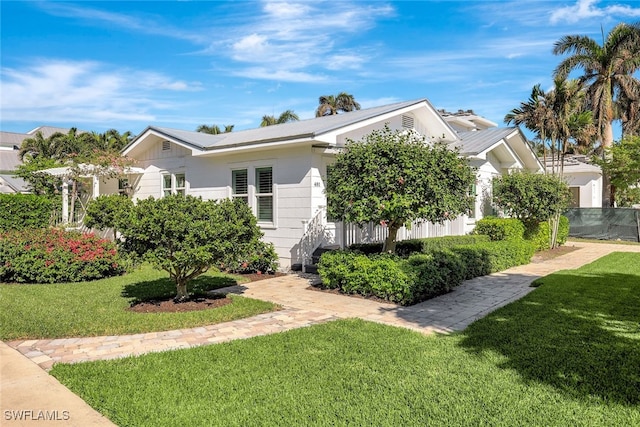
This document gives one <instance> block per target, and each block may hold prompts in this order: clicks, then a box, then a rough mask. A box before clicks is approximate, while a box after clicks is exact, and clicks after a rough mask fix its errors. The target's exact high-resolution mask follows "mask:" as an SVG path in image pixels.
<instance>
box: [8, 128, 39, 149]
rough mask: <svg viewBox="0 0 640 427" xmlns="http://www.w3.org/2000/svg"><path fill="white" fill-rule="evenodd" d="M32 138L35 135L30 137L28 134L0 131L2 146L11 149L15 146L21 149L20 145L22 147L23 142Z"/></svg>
mask: <svg viewBox="0 0 640 427" xmlns="http://www.w3.org/2000/svg"><path fill="white" fill-rule="evenodd" d="M32 137H33V135H29V134H28V133H16V132H5V131H0V145H2V146H3V147H11V148H12V147H15V146H17V147H20V145H22V141H24V140H25V139H27V138H32Z"/></svg>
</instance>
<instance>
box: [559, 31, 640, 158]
mask: <svg viewBox="0 0 640 427" xmlns="http://www.w3.org/2000/svg"><path fill="white" fill-rule="evenodd" d="M603 39H604V40H603V43H602V45H600V44H599V43H598V42H597V41H595V40H593V39H592V38H590V37H587V36H581V35H570V36H564V37H562V38H561V39H560V40H558V41H557V42H556V43H555V47H554V49H553V53H554V54H556V55H563V54H569V56H568V57H566V58H565V59H563V60H562V62H560V64H559V65H558V66H557V67H556V70H555V75H556V76H560V77H562V78H566V77H567V76H568V75H569V73H571V72H572V71H574V70H578V69H582V71H583V73H584V74H582V75H581V76H580V77H579V78H578V79H579V81H580V82H581V83H583V84H585V85H586V87H587V96H588V98H589V104H590V107H591V110H592V111H593V116H594V119H595V121H596V123H597V125H598V135H599V136H600V137H601V139H602V145H603V147H604V148H607V147H610V146H611V145H612V144H613V126H612V124H613V121H614V120H615V119H616V118H618V117H616V115H615V102H616V99H617V96H620V95H622V96H623V97H626V98H629V99H637V98H638V96H640V80H638V79H637V78H636V77H635V76H634V73H635V72H636V71H638V70H640V23H635V24H631V25H630V24H626V23H621V24H618V25H616V26H615V27H614V28H613V29H612V30H611V31H610V32H609V34H607V36H606V38H605V37H604V34H603Z"/></svg>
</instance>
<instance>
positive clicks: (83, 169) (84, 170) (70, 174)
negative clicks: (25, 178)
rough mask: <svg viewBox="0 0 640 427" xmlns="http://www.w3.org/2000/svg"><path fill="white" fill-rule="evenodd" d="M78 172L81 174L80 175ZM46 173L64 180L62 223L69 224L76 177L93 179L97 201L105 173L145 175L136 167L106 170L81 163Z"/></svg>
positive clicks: (53, 169) (93, 192)
mask: <svg viewBox="0 0 640 427" xmlns="http://www.w3.org/2000/svg"><path fill="white" fill-rule="evenodd" d="M78 171H80V173H79V174H78ZM41 172H44V173H46V174H48V175H51V176H55V177H59V178H62V223H63V224H68V223H69V182H71V181H72V178H74V177H80V178H91V179H92V192H91V199H95V198H96V197H98V196H99V195H100V175H101V174H104V173H105V172H113V173H118V174H122V175H140V174H142V173H144V169H142V168H136V167H132V166H129V167H126V168H124V170H116V169H115V168H106V169H105V168H104V167H100V166H95V165H90V164H84V163H81V164H79V165H77V166H76V167H71V166H62V167H57V168H51V169H44V170H42V171H41Z"/></svg>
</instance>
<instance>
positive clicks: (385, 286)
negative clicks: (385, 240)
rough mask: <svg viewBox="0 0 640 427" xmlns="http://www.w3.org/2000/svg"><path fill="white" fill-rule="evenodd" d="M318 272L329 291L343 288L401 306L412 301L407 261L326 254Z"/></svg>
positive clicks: (384, 256)
mask: <svg viewBox="0 0 640 427" xmlns="http://www.w3.org/2000/svg"><path fill="white" fill-rule="evenodd" d="M318 273H319V274H320V277H321V278H322V284H323V286H325V287H326V288H330V289H340V290H341V291H342V292H345V293H348V294H361V295H365V296H371V295H373V296H376V297H379V298H383V299H386V300H388V301H392V302H397V303H401V304H402V303H404V302H406V301H408V300H409V288H410V285H411V283H412V278H411V276H410V274H409V273H408V272H407V271H406V269H405V268H404V263H403V261H402V260H400V259H399V258H397V257H394V256H391V255H372V256H367V255H364V254H359V253H356V252H347V251H331V252H325V253H323V254H322V256H321V257H320V263H319V264H318Z"/></svg>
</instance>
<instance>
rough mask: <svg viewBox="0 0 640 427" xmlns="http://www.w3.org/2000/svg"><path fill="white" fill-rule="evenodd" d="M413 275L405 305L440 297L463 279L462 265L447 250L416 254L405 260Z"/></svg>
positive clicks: (453, 254)
mask: <svg viewBox="0 0 640 427" xmlns="http://www.w3.org/2000/svg"><path fill="white" fill-rule="evenodd" d="M407 264H408V265H409V267H410V269H411V272H412V273H413V279H414V280H413V283H412V285H411V288H410V297H409V299H408V300H406V301H403V303H404V304H405V305H408V304H416V303H419V302H421V301H425V300H427V299H429V298H433V297H435V296H438V295H442V294H444V293H447V292H449V291H451V289H453V288H454V287H456V286H458V285H460V284H461V283H462V280H463V279H464V276H463V272H464V265H463V263H462V261H460V258H459V257H458V256H457V255H456V254H455V253H453V252H452V251H449V250H434V251H432V252H431V253H429V254H416V255H412V256H410V257H409V259H408V260H407Z"/></svg>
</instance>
